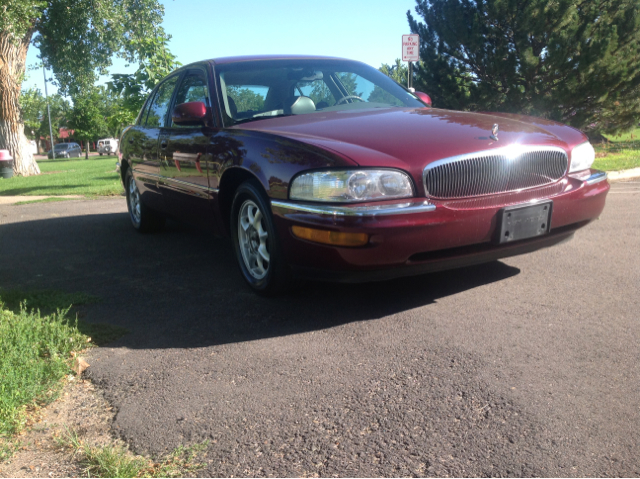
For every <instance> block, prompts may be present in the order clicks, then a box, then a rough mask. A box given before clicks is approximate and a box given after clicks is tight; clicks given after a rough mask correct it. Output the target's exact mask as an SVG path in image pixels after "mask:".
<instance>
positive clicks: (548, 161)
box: [424, 146, 569, 199]
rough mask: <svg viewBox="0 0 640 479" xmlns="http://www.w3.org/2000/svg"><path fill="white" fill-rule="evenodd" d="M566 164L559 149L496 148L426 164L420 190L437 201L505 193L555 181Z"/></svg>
mask: <svg viewBox="0 0 640 479" xmlns="http://www.w3.org/2000/svg"><path fill="white" fill-rule="evenodd" d="M568 162H569V161H568V158H567V154H566V153H565V151H564V150H562V149H561V148H555V147H513V146H511V147H505V148H498V149H495V150H488V151H481V152H477V153H472V154H469V155H462V156H456V157H453V158H447V159H444V160H439V161H436V162H434V163H432V164H430V165H427V167H426V168H425V169H424V187H425V190H426V193H427V196H430V197H433V198H441V199H451V198H468V197H472V196H483V195H491V194H496V193H507V192H510V191H516V190H522V189H525V188H533V187H535V186H542V185H548V184H551V183H553V182H555V181H557V180H559V179H560V178H562V177H563V176H564V174H565V173H566V171H567V166H568Z"/></svg>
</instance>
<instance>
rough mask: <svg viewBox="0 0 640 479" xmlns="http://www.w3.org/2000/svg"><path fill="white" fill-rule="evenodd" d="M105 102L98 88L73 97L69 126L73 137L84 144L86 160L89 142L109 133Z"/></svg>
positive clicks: (89, 89)
mask: <svg viewBox="0 0 640 479" xmlns="http://www.w3.org/2000/svg"><path fill="white" fill-rule="evenodd" d="M103 100H104V98H103V95H101V92H100V90H99V89H98V88H96V87H94V88H88V89H85V90H84V91H83V92H82V93H79V94H77V95H75V96H74V97H73V109H72V110H71V113H70V115H69V122H68V126H69V128H71V129H72V130H73V131H74V133H73V136H74V137H76V138H77V139H79V140H80V141H82V142H84V144H85V158H86V159H89V142H90V141H91V140H94V139H96V137H99V136H102V135H104V134H105V133H106V131H107V122H106V120H105V116H104V111H105V107H106V105H105V103H104V101H103Z"/></svg>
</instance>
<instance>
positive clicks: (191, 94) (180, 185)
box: [160, 68, 216, 228]
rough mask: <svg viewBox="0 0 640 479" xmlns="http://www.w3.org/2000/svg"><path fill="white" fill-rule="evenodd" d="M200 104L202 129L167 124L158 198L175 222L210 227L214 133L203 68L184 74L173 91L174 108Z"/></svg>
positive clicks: (211, 218) (194, 126)
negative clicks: (203, 112) (203, 107)
mask: <svg viewBox="0 0 640 479" xmlns="http://www.w3.org/2000/svg"><path fill="white" fill-rule="evenodd" d="M195 101H198V102H202V103H204V104H205V105H206V106H207V107H208V115H209V117H208V118H207V121H206V122H205V123H206V126H205V125H193V126H181V125H177V124H174V123H173V122H171V117H170V116H169V119H168V121H169V123H170V124H171V128H170V130H169V131H168V135H167V138H166V140H164V141H166V144H163V140H162V139H161V143H160V154H161V155H162V162H161V167H160V175H161V176H162V182H161V187H162V194H163V197H164V201H165V205H166V208H167V210H168V211H169V212H170V213H171V214H172V215H173V216H175V217H177V218H178V219H181V220H184V221H187V222H189V223H192V224H197V225H199V226H204V227H207V228H213V227H214V216H213V209H212V205H211V202H212V195H213V189H212V188H210V187H209V186H210V185H209V171H208V170H209V167H210V164H211V154H210V153H208V146H209V144H210V143H211V137H212V136H213V135H214V134H215V132H216V130H215V129H213V128H211V126H210V125H211V124H212V118H211V101H210V96H209V88H208V81H207V72H206V70H205V69H204V68H192V69H189V70H187V71H185V72H184V74H183V75H182V78H181V80H180V83H179V86H178V88H177V90H176V94H175V98H174V103H173V105H174V107H175V105H179V104H181V103H188V102H195Z"/></svg>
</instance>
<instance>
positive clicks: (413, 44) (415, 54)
mask: <svg viewBox="0 0 640 479" xmlns="http://www.w3.org/2000/svg"><path fill="white" fill-rule="evenodd" d="M419 60H420V35H416V34H413V35H402V61H404V62H417V61H419Z"/></svg>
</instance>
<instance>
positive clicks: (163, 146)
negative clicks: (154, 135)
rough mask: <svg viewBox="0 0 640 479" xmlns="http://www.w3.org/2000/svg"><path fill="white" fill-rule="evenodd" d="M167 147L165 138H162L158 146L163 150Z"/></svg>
mask: <svg viewBox="0 0 640 479" xmlns="http://www.w3.org/2000/svg"><path fill="white" fill-rule="evenodd" d="M166 147H167V140H162V141H161V142H160V148H162V149H163V150H164V149H165V148H166Z"/></svg>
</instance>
